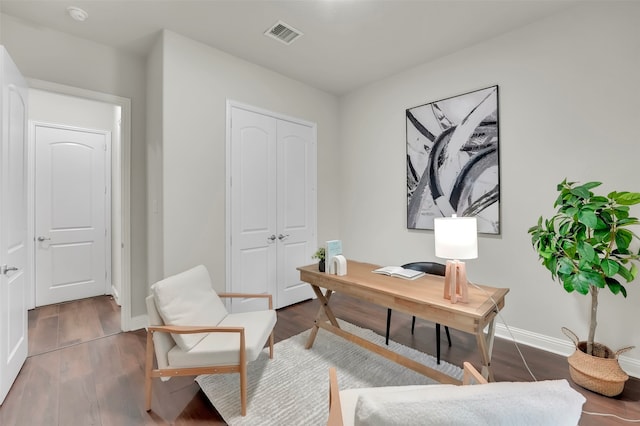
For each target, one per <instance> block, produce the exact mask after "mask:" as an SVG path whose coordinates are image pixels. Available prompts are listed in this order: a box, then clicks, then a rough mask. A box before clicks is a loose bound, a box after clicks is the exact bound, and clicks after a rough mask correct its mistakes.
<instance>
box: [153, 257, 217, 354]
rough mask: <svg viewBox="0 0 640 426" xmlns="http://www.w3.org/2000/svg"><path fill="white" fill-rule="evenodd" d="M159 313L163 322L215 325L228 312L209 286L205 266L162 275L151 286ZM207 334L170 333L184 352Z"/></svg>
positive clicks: (168, 323)
mask: <svg viewBox="0 0 640 426" xmlns="http://www.w3.org/2000/svg"><path fill="white" fill-rule="evenodd" d="M151 292H152V293H153V297H154V299H155V303H156V307H157V308H158V313H159V314H160V316H161V317H162V320H163V321H164V323H165V324H166V325H192V326H197V325H200V326H210V327H215V326H216V325H218V324H219V323H220V321H222V319H223V318H225V317H226V316H227V314H228V312H227V309H226V308H225V306H224V303H223V302H222V300H220V298H219V297H218V295H217V294H216V292H215V291H214V290H213V288H212V287H211V278H210V277H209V272H208V271H207V268H205V267H204V266H203V265H199V266H196V267H195V268H192V269H189V270H188V271H185V272H182V273H180V274H177V275H174V276H171V277H168V278H165V279H164V280H162V281H158V282H157V283H155V284H154V285H152V286H151ZM206 335H207V334H206V333H198V334H175V333H174V334H172V336H173V340H175V342H176V344H177V345H178V346H179V347H180V348H181V349H182V350H184V351H188V350H189V349H191V348H193V347H194V346H195V345H196V344H198V342H200V341H201V340H202V339H203V338H204V337H205V336H206Z"/></svg>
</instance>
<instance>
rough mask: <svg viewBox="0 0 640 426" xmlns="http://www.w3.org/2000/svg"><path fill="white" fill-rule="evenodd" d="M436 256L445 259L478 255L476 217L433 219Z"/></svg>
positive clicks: (469, 257) (467, 257)
mask: <svg viewBox="0 0 640 426" xmlns="http://www.w3.org/2000/svg"><path fill="white" fill-rule="evenodd" d="M433 234H434V238H435V246H436V256H437V257H441V258H443V259H475V258H477V257H478V222H477V220H476V218H475V217H439V218H436V219H434V220H433Z"/></svg>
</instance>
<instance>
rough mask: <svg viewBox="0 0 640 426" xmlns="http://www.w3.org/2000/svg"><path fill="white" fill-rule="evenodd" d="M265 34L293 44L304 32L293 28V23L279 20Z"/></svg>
mask: <svg viewBox="0 0 640 426" xmlns="http://www.w3.org/2000/svg"><path fill="white" fill-rule="evenodd" d="M264 35H266V36H268V37H271V38H274V39H276V40H278V41H280V42H282V43H284V44H291V43H293V42H294V41H295V40H297V39H298V38H299V37H301V36H303V35H304V34H302V32H301V31H299V30H296V29H295V28H293V27H292V26H291V25H289V24H286V23H284V22H282V21H278V22H276V23H275V24H273V26H272V27H271V28H269V29H268V30H267V31H265V32H264Z"/></svg>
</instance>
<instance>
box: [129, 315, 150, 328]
mask: <svg viewBox="0 0 640 426" xmlns="http://www.w3.org/2000/svg"><path fill="white" fill-rule="evenodd" d="M148 325H149V318H148V317H147V315H146V314H144V315H138V316H135V317H131V322H130V323H129V328H130V331H134V330H140V329H141V328H147V326H148Z"/></svg>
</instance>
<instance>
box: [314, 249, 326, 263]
mask: <svg viewBox="0 0 640 426" xmlns="http://www.w3.org/2000/svg"><path fill="white" fill-rule="evenodd" d="M311 258H312V259H318V260H319V261H320V262H324V258H325V251H324V247H320V248H319V249H318V250H316V252H315V253H313V256H311Z"/></svg>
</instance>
